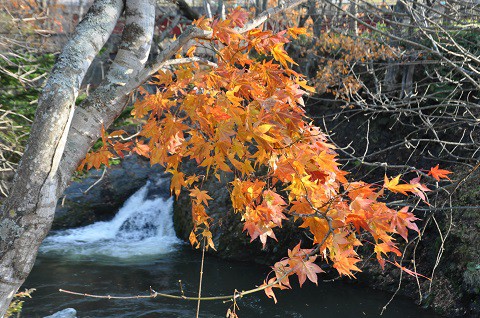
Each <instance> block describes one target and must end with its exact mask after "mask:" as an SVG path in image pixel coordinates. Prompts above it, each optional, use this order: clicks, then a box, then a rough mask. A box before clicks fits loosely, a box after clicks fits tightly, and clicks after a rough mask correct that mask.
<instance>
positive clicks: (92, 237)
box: [40, 181, 180, 259]
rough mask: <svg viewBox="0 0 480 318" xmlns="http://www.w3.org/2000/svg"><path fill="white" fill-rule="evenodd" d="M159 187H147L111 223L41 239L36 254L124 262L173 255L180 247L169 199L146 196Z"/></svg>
mask: <svg viewBox="0 0 480 318" xmlns="http://www.w3.org/2000/svg"><path fill="white" fill-rule="evenodd" d="M162 183H164V182H162V181H161V182H160V183H158V184H156V185H152V184H151V183H150V182H149V183H147V184H146V185H145V186H143V187H142V188H141V189H139V190H138V191H137V192H136V193H135V194H133V195H132V196H131V197H130V198H129V199H128V200H127V201H126V202H125V203H124V205H123V207H122V208H121V209H120V210H119V211H118V212H117V214H116V215H115V217H114V218H113V219H112V220H111V221H108V222H96V223H94V224H91V225H88V226H85V227H81V228H76V229H68V230H64V231H58V232H54V233H53V234H51V235H49V236H48V237H47V238H46V239H45V241H44V243H43V244H42V246H41V248H40V252H41V253H43V254H54V255H65V256H70V257H79V258H82V257H85V256H94V257H98V256H100V257H102V256H106V257H115V258H122V259H127V258H138V257H140V258H142V257H148V256H153V255H158V254H165V253H168V252H171V251H173V250H174V249H175V246H176V245H178V244H179V243H180V240H179V239H178V238H177V237H176V236H175V230H174V228H173V220H172V212H173V199H172V198H165V197H164V196H163V197H162V196H161V195H153V196H151V195H149V187H161V186H163V187H165V185H164V184H163V185H162Z"/></svg>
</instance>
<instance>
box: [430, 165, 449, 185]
mask: <svg viewBox="0 0 480 318" xmlns="http://www.w3.org/2000/svg"><path fill="white" fill-rule="evenodd" d="M450 173H452V172H451V171H448V170H444V169H440V168H439V165H436V166H435V167H433V168H430V171H428V175H429V176H432V177H433V178H435V179H436V180H437V181H440V179H448V180H450V178H449V177H448V176H447V175H449V174H450Z"/></svg>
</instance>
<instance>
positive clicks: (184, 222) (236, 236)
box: [173, 162, 305, 265]
mask: <svg viewBox="0 0 480 318" xmlns="http://www.w3.org/2000/svg"><path fill="white" fill-rule="evenodd" d="M182 169H183V171H185V174H192V173H197V175H202V174H203V175H205V173H204V172H203V171H201V170H200V169H198V167H196V165H195V164H194V163H193V162H187V163H184V165H183V167H182ZM232 180H233V175H232V174H228V173H222V174H221V181H218V180H217V179H216V178H215V177H213V176H212V177H211V178H209V179H208V180H206V181H204V182H203V183H202V186H201V188H202V190H207V191H208V194H209V195H210V196H211V197H212V198H213V200H211V201H209V206H208V208H207V213H208V215H209V216H210V217H211V218H212V225H211V228H210V229H211V231H212V234H213V241H214V243H215V247H216V249H217V251H214V250H211V249H209V252H210V253H212V254H215V255H216V256H218V257H220V258H224V259H229V260H236V261H254V262H257V263H261V264H268V265H273V264H274V263H275V262H276V261H278V260H279V259H280V258H282V257H285V256H286V255H287V249H288V248H292V247H293V246H295V245H296V244H298V242H299V241H300V240H302V233H301V231H300V230H298V228H297V227H296V226H294V224H293V221H286V222H284V226H283V228H278V229H276V230H275V235H276V237H277V239H278V242H275V241H273V240H272V239H270V238H269V239H268V240H267V244H266V246H265V248H264V249H262V244H261V243H260V241H259V240H258V239H256V240H255V241H253V242H250V237H249V236H248V235H247V233H246V232H243V222H241V216H240V215H239V214H235V213H234V212H233V208H232V203H231V200H230V193H229V189H228V183H229V182H230V181H232ZM190 199H191V198H190V197H189V195H188V193H186V192H185V191H182V192H181V194H180V196H179V198H178V199H177V200H176V201H175V203H174V208H173V209H174V210H173V218H174V225H175V230H176V232H177V236H178V237H180V238H182V239H184V240H186V241H188V237H189V235H190V232H191V230H192V214H191V209H192V207H191V202H190ZM303 238H305V236H303Z"/></svg>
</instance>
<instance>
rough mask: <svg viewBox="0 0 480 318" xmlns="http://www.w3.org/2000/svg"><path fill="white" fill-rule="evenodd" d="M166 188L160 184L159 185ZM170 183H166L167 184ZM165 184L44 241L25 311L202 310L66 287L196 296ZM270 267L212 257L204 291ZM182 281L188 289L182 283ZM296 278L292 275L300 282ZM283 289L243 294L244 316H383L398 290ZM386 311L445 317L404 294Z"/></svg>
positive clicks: (118, 313)
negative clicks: (105, 216)
mask: <svg viewBox="0 0 480 318" xmlns="http://www.w3.org/2000/svg"><path fill="white" fill-rule="evenodd" d="M159 189H160V190H159ZM162 189H163V190H162ZM166 192H167V191H165V185H164V186H163V187H162V184H161V183H159V184H156V185H154V184H147V185H145V186H144V187H143V188H141V189H140V190H139V191H137V192H136V193H135V194H134V195H133V196H132V197H130V198H129V199H128V200H127V201H126V202H125V204H124V206H123V207H122V208H121V209H120V210H119V211H118V213H117V214H116V216H115V217H114V218H113V219H112V220H111V221H109V222H97V223H95V224H92V225H89V226H86V227H82V228H78V229H70V230H65V231H59V232H55V233H52V234H51V235H50V236H49V237H48V238H47V239H46V240H45V242H44V243H43V245H42V247H41V250H40V254H39V257H38V259H37V262H36V264H35V267H34V269H33V271H32V273H31V275H30V276H29V278H28V279H27V281H26V283H25V285H24V287H25V288H36V289H37V290H36V291H35V292H34V293H33V295H32V296H33V298H32V299H29V300H27V301H26V303H25V305H24V311H23V316H22V317H29V318H30V317H31V318H36V317H44V316H46V315H49V314H52V313H53V312H56V311H59V310H61V309H64V308H68V307H73V308H75V309H76V310H77V314H78V317H79V318H88V317H91V318H104V317H105V318H114V317H120V318H121V317H152V318H153V317H161V318H164V317H165V318H169V317H195V312H196V302H192V301H183V300H172V299H167V298H160V297H159V298H156V299H132V300H108V299H95V298H89V297H81V296H72V295H68V294H65V293H60V292H59V291H58V290H59V289H65V290H71V291H76V292H81V293H90V294H101V295H124V296H125V295H148V294H149V288H150V286H151V287H152V288H153V289H154V290H156V291H158V292H162V293H170V294H176V295H180V294H181V293H182V291H183V292H184V293H185V295H188V296H195V295H196V293H197V290H198V276H199V269H200V262H201V255H200V254H199V253H198V252H197V251H193V250H192V249H191V248H190V247H189V246H187V245H185V244H184V243H182V242H181V241H180V240H179V239H178V238H177V237H176V236H175V231H174V229H173V221H172V199H171V198H169V197H168V193H166ZM269 271H270V268H268V267H266V266H259V265H255V264H250V263H238V262H227V261H223V260H220V259H217V258H215V257H210V256H207V257H206V259H205V268H204V283H203V293H202V295H203V296H217V295H225V294H233V292H234V290H235V289H237V290H248V289H251V288H254V287H255V286H258V285H259V284H261V283H262V281H263V279H264V278H265V277H266V275H267V274H268V272H269ZM179 280H181V281H182V282H181V288H180V284H179ZM293 280H295V279H292V281H293ZM293 285H294V286H293V287H294V288H293V290H288V291H280V292H278V293H277V294H278V304H274V302H273V301H272V300H271V299H268V298H267V297H266V296H265V295H264V293H263V292H261V293H257V294H254V295H249V296H246V297H244V298H242V299H240V300H239V301H238V305H239V311H238V314H239V317H240V318H249V317H255V318H260V317H285V318H289V317H292V318H293V317H295V318H301V317H303V318H310V317H312V318H314V317H325V318H330V317H332V318H333V317H334V318H337V317H338V318H350V317H352V318H354V317H379V314H380V311H381V308H382V307H383V306H384V305H385V304H386V303H387V301H388V299H389V298H390V295H389V294H387V293H384V292H381V291H374V290H371V289H368V288H366V287H362V286H359V285H356V284H345V283H342V282H338V281H336V282H330V283H320V284H319V286H318V287H316V286H315V285H313V284H309V283H306V284H305V285H304V286H303V288H299V287H298V285H297V284H293ZM231 305H232V304H231V303H223V302H222V301H216V302H202V305H201V314H200V317H205V318H210V317H212V318H214V317H225V314H226V312H227V310H228V308H229V307H230V306H231ZM382 317H386V318H397V317H398V318H410V317H412V318H413V317H415V318H417V317H425V318H438V317H439V316H437V315H434V314H432V313H431V312H428V311H425V310H423V309H421V308H419V307H417V306H416V305H414V304H413V302H412V301H411V300H408V299H405V298H402V297H397V298H396V299H395V300H394V301H393V302H392V303H391V304H390V306H389V307H388V309H387V311H386V312H385V313H384V315H383V316H382Z"/></svg>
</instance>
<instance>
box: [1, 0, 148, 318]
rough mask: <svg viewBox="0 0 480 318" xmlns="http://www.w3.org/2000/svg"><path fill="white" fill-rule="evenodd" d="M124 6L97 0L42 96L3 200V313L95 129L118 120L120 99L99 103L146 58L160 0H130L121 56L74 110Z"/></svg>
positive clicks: (115, 0) (116, 0)
mask: <svg viewBox="0 0 480 318" xmlns="http://www.w3.org/2000/svg"><path fill="white" fill-rule="evenodd" d="M122 12H123V1H122V0H97V1H95V3H94V4H93V5H92V7H91V8H90V10H89V11H88V13H87V15H86V16H85V19H84V20H83V21H82V22H81V23H80V24H79V26H78V28H77V30H76V32H75V34H74V36H73V38H72V39H71V40H70V41H69V43H68V44H67V46H66V47H65V49H64V50H63V52H62V54H61V55H60V57H59V59H58V61H57V63H56V64H55V66H54V69H53V70H52V73H51V75H50V77H49V79H48V81H47V83H46V85H45V88H44V90H43V92H42V96H41V98H40V99H39V106H38V109H37V113H36V116H35V122H34V125H33V126H32V130H31V134H30V136H31V137H30V140H29V143H28V145H27V148H26V150H25V154H24V156H23V158H22V161H21V163H20V165H19V167H18V170H17V175H16V177H15V180H14V185H13V187H12V189H11V192H10V196H9V197H8V199H7V200H6V202H5V204H4V206H2V208H1V212H2V214H1V219H0V317H3V315H4V314H5V312H6V310H7V308H8V305H9V303H10V301H11V299H12V297H13V295H14V294H15V292H16V291H17V290H18V288H20V286H21V285H22V284H23V282H24V280H25V278H26V277H27V275H28V274H29V273H30V270H31V268H32V266H33V264H34V262H35V258H36V254H37V251H38V248H39V246H40V244H41V242H42V241H43V239H44V238H45V236H46V235H47V233H48V231H49V229H50V226H51V222H52V220H53V216H54V213H55V205H56V202H57V200H58V197H59V196H60V195H61V193H62V192H63V190H64V189H65V187H66V185H67V184H68V181H69V180H70V176H71V173H72V172H73V170H74V169H75V167H76V166H77V164H78V161H79V160H81V159H82V157H84V156H85V153H86V152H87V151H88V148H89V147H90V145H91V143H92V141H95V140H96V138H98V135H99V132H100V130H99V129H98V130H97V131H96V132H94V131H93V130H96V129H97V128H98V126H99V125H100V126H101V124H102V123H105V124H106V125H108V124H109V123H110V122H111V121H113V116H114V115H111V116H110V117H112V119H111V120H108V119H110V118H108V119H107V120H105V118H104V117H106V116H104V115H105V114H106V113H115V112H114V111H115V109H114V107H110V108H106V109H103V108H102V107H101V106H102V105H104V104H105V103H106V102H108V101H109V100H108V99H109V98H110V97H111V96H113V95H116V96H117V98H116V99H115V101H118V100H120V101H125V100H126V98H125V96H126V95H127V94H128V93H124V94H123V95H122V94H118V93H119V90H121V88H122V87H123V86H124V85H125V82H126V81H127V80H129V79H130V77H131V76H132V75H133V76H135V75H136V74H138V73H139V72H140V71H141V70H142V69H143V66H144V64H145V62H146V61H147V57H148V54H149V50H150V44H151V38H152V34H153V24H154V12H155V10H154V0H128V1H127V9H126V14H127V23H126V27H125V30H124V34H123V42H122V44H121V46H120V50H119V53H118V56H117V58H116V59H115V63H114V64H113V65H112V68H111V70H110V72H109V74H108V75H107V78H106V80H105V82H104V83H103V85H101V87H100V88H99V89H100V90H99V91H98V92H97V91H96V92H95V93H94V94H93V96H91V98H89V99H88V102H87V103H85V107H83V108H85V109H86V110H85V111H84V112H82V111H79V109H83V108H78V109H77V110H76V111H75V109H74V105H75V99H76V97H77V93H78V89H79V87H80V84H81V82H82V80H83V77H84V76H85V73H86V71H87V69H88V67H89V66H90V64H91V62H92V61H93V59H94V57H95V56H96V55H97V53H98V52H99V50H100V49H101V48H102V47H103V45H104V44H105V42H106V41H107V39H108V37H109V36H110V34H111V32H112V31H113V28H114V26H115V24H116V22H117V20H118V18H119V17H120V15H121V13H122ZM87 106H88V107H87ZM89 107H90V108H89ZM90 109H97V111H98V112H97V113H96V114H90V118H91V115H99V116H95V120H96V122H95V124H96V125H93V126H91V127H90V126H89V125H90V124H91V122H88V121H87V122H83V123H82V122H81V119H85V118H86V117H85V116H84V115H85V113H86V112H88V111H90ZM106 121H108V123H107V122H106ZM70 127H72V129H70ZM74 132H76V134H75V133H74ZM78 132H81V133H85V132H88V133H89V134H88V137H89V138H82V137H85V136H86V134H84V135H83V136H80V135H79V134H78ZM67 136H68V143H67ZM75 139H77V140H75ZM72 144H73V145H76V146H78V147H79V148H77V149H75V151H73V153H74V154H75V155H72V150H70V152H69V151H66V152H64V150H65V149H67V150H68V149H69V147H70V148H71V146H69V145H72ZM62 156H63V159H62ZM59 172H62V173H59ZM67 174H68V177H67Z"/></svg>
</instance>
